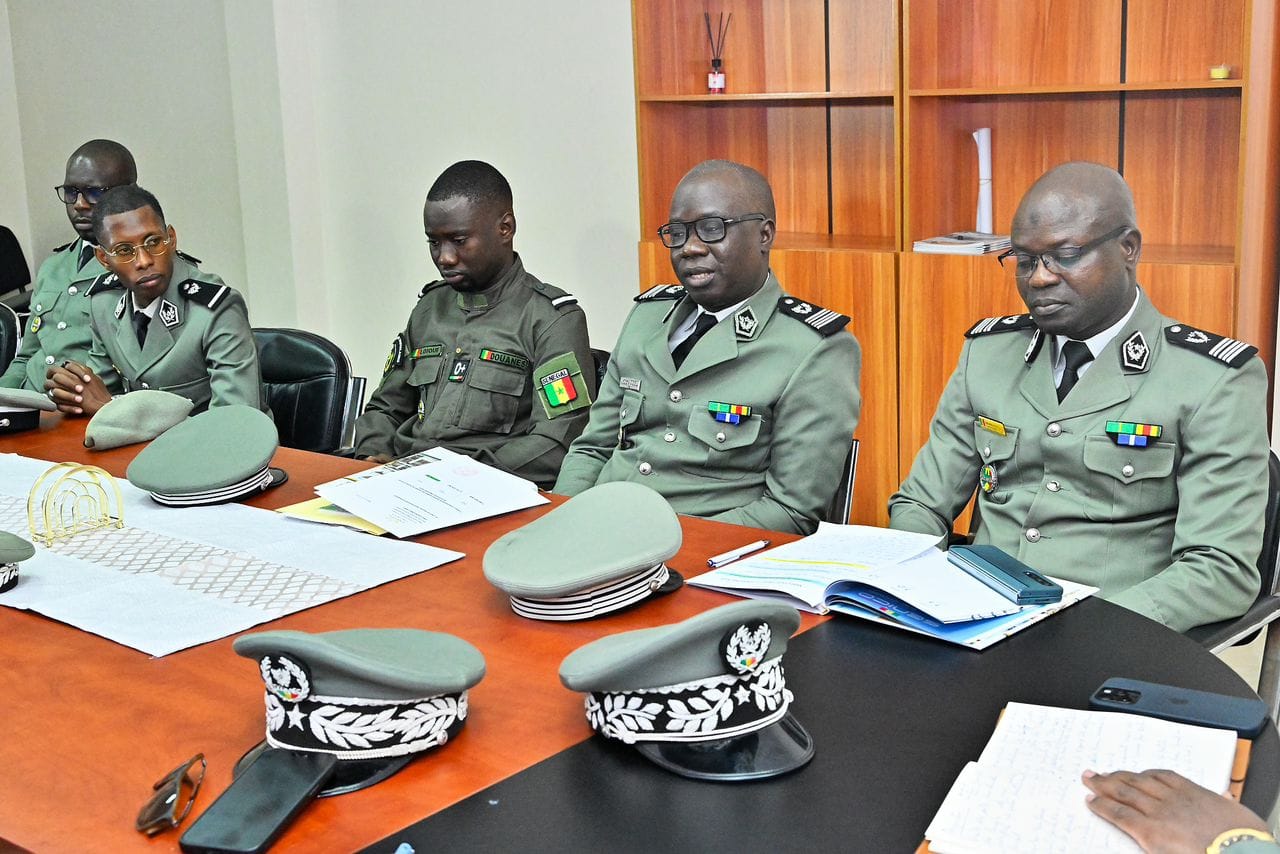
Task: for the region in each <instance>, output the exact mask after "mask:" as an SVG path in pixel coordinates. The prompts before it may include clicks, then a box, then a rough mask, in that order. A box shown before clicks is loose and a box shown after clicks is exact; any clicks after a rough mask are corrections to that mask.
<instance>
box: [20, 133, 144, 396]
mask: <svg viewBox="0 0 1280 854" xmlns="http://www.w3.org/2000/svg"><path fill="white" fill-rule="evenodd" d="M136 180H138V171H137V169H136V168H135V166H134V163H133V155H132V154H130V153H129V150H128V149H127V148H125V147H124V146H123V145H121V144H120V143H118V142H112V141H111V140H109V139H94V140H90V141H89V142H86V143H85V144H84V145H82V146H80V147H79V148H77V149H76V150H75V153H74V154H72V155H71V158H70V159H69V160H67V171H66V177H65V178H64V179H63V181H62V185H61V186H58V187H55V188H54V192H56V193H57V194H58V198H59V199H60V200H62V202H63V204H65V205H66V208H67V218H68V219H69V220H71V226H72V227H73V228H74V229H75V230H76V233H77V234H78V235H79V237H77V238H76V239H75V240H73V241H72V242H70V243H67V244H64V245H62V246H59V247H58V248H57V249H55V250H53V255H51V256H49V258H48V259H47V260H46V261H45V262H44V263H43V264H41V265H40V271H39V272H38V273H37V274H36V286H35V289H34V290H33V291H32V294H31V301H30V308H31V316H30V319H29V320H28V321H27V330H26V334H25V335H23V336H22V346H21V347H20V348H19V349H18V353H17V355H16V356H15V357H14V360H13V362H12V363H10V365H9V367H8V368H7V369H6V370H5V372H4V375H3V376H0V388H26V389H33V390H35V391H41V390H43V389H44V381H45V372H46V371H47V370H48V369H49V367H50V366H52V365H60V364H62V363H63V362H64V361H66V360H68V359H74V360H75V361H78V362H83V361H84V360H85V358H86V357H87V356H88V354H89V344H90V342H91V340H92V334H91V333H90V331H89V293H88V292H89V287H90V285H92V284H93V282H94V280H95V279H100V278H103V277H105V276H106V275H107V271H106V269H105V268H104V267H103V266H102V265H101V264H100V263H98V259H97V257H96V256H95V254H94V249H95V248H96V245H97V244H95V243H94V237H93V227H92V225H91V223H90V214H91V213H92V211H93V206H94V204H95V203H96V202H97V201H98V199H99V198H100V197H101V196H102V194H103V193H104V192H106V191H107V190H109V189H111V188H112V187H118V186H121V185H123V184H132V183H133V182H134V181H136Z"/></svg>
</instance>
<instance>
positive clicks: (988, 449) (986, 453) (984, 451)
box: [982, 445, 991, 457]
mask: <svg viewBox="0 0 1280 854" xmlns="http://www.w3.org/2000/svg"><path fill="white" fill-rule="evenodd" d="M982 455H983V456H984V457H989V456H991V446H990V445H987V446H986V447H985V448H983V449H982Z"/></svg>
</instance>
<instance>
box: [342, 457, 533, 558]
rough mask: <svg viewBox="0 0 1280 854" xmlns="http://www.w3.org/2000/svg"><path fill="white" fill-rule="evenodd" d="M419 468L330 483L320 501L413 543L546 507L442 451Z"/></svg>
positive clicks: (520, 487)
mask: <svg viewBox="0 0 1280 854" xmlns="http://www.w3.org/2000/svg"><path fill="white" fill-rule="evenodd" d="M429 453H430V455H431V457H432V459H431V460H430V461H429V462H426V463H423V464H421V465H416V466H411V467H408V468H403V469H400V470H399V471H387V472H385V473H384V474H382V475H381V476H379V477H368V478H361V479H356V480H348V479H343V480H340V481H330V482H329V483H324V484H321V485H320V486H317V487H316V492H318V493H319V494H320V495H321V496H322V497H324V498H327V499H328V500H330V501H332V502H333V503H334V504H337V505H338V506H339V507H341V508H342V509H343V510H346V511H347V512H348V513H354V514H355V515H357V516H359V517H360V518H362V519H367V520H368V521H370V522H373V523H374V524H375V525H377V526H379V527H381V528H385V529H387V530H388V531H390V532H391V533H392V534H394V535H395V536H397V537H413V536H416V535H418V534H423V533H426V532H427V531H437V530H439V529H441V528H448V527H450V526H451V525H461V524H463V523H464V522H473V521H475V520H476V519H484V518H487V517H489V516H498V515H500V514H502V513H510V512H512V511H513V510H523V509H525V508H526V507H536V506H537V505H539V504H546V503H548V502H549V500H550V499H548V498H546V497H544V496H542V495H539V494H538V487H537V486H536V485H535V484H533V483H532V482H530V481H527V480H525V479H524V478H521V477H516V476H515V475H513V474H508V473H506V472H504V471H501V470H499V469H496V468H494V467H493V466H487V465H485V464H484V463H479V462H476V461H475V460H473V459H471V458H470V457H467V456H464V455H462V454H458V453H454V452H453V451H450V450H447V449H445V448H433V449H432V450H431V451H430V452H429Z"/></svg>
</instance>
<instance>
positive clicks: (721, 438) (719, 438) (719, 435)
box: [716, 433, 726, 442]
mask: <svg viewBox="0 0 1280 854" xmlns="http://www.w3.org/2000/svg"><path fill="white" fill-rule="evenodd" d="M725 438H726V437H725V435H724V434H723V433H717V434H716V441H717V442H723V441H724V440H725Z"/></svg>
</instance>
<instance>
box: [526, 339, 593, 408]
mask: <svg viewBox="0 0 1280 854" xmlns="http://www.w3.org/2000/svg"><path fill="white" fill-rule="evenodd" d="M533 378H534V394H536V395H537V397H538V400H540V401H541V402H542V408H543V409H544V410H545V411H546V413H547V417H548V418H551V419H555V418H559V417H560V416H561V415H567V414H568V413H570V412H574V411H575V410H578V409H583V408H584V407H587V406H590V405H591V394H590V392H589V391H588V390H587V382H586V380H584V379H583V377H582V368H581V367H580V366H579V365H578V357H577V356H575V355H574V354H573V353H564V354H563V355H560V356H556V357H555V358H552V359H549V360H547V361H546V362H543V363H542V364H541V365H539V366H538V367H537V370H535V371H534V372H533Z"/></svg>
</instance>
